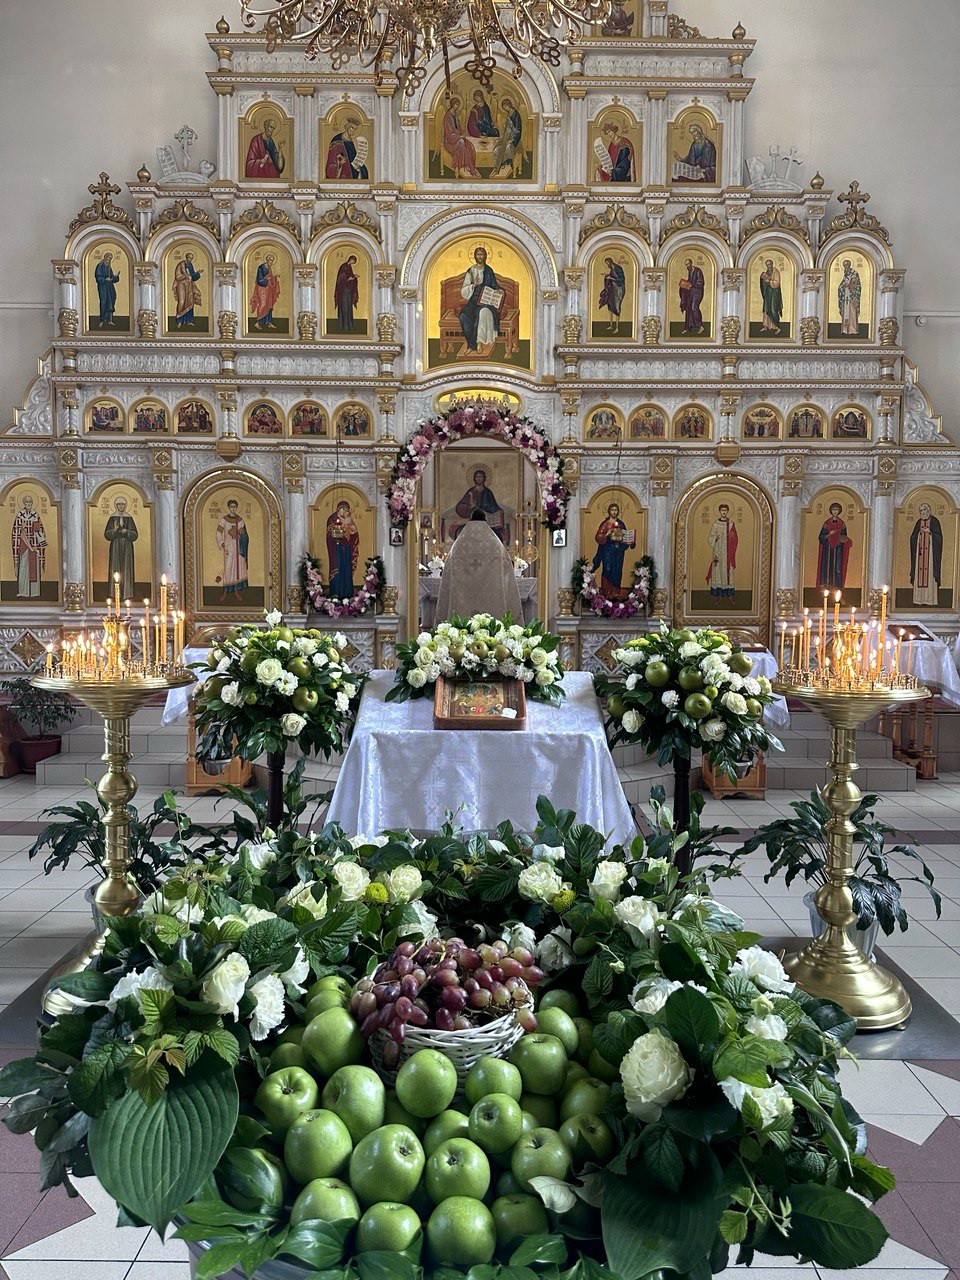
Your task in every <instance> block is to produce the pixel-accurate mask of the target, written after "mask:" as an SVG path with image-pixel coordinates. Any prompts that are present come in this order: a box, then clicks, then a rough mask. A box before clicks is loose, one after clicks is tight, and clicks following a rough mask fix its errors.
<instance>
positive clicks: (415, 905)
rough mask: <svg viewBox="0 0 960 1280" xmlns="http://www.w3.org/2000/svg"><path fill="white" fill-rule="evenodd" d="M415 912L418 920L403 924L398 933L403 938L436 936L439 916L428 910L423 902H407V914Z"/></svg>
mask: <svg viewBox="0 0 960 1280" xmlns="http://www.w3.org/2000/svg"><path fill="white" fill-rule="evenodd" d="M410 913H413V914H414V915H415V916H416V920H415V921H412V922H411V923H409V924H402V925H400V927H399V928H398V929H397V935H398V937H401V938H423V939H425V940H426V939H429V938H435V937H436V936H437V932H438V930H437V917H436V916H435V915H434V914H433V912H432V911H428V910H427V908H426V907H425V906H424V904H423V903H422V902H420V901H419V900H417V901H416V902H408V903H407V911H406V914H410Z"/></svg>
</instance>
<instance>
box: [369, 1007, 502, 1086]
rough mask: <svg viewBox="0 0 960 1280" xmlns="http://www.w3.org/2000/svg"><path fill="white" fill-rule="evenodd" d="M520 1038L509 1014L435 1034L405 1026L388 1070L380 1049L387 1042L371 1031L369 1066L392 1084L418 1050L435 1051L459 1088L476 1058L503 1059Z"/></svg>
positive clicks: (428, 1029)
mask: <svg viewBox="0 0 960 1280" xmlns="http://www.w3.org/2000/svg"><path fill="white" fill-rule="evenodd" d="M522 1035H523V1028H522V1027H521V1026H518V1024H517V1022H516V1021H515V1019H514V1016H513V1012H512V1011H511V1012H510V1013H506V1014H504V1015H503V1017H502V1018H495V1019H494V1020H493V1021H492V1022H485V1023H483V1025H482V1026H478V1027H471V1028H470V1029H469V1031H438V1030H437V1029H436V1028H435V1027H411V1026H408V1027H407V1034H406V1038H405V1039H404V1042H403V1045H402V1046H401V1049H400V1061H399V1062H398V1063H397V1066H396V1067H394V1068H393V1069H392V1070H391V1068H389V1067H385V1066H384V1065H383V1048H384V1045H385V1044H386V1043H387V1041H388V1040H389V1039H390V1036H389V1034H388V1033H387V1032H386V1031H384V1030H382V1029H381V1030H379V1031H375V1032H374V1033H373V1035H372V1036H371V1037H370V1041H369V1044H370V1053H371V1056H372V1057H373V1065H374V1066H375V1067H376V1069H377V1072H378V1073H379V1075H380V1077H381V1079H382V1080H384V1081H385V1083H386V1084H388V1085H391V1086H392V1085H393V1083H394V1081H395V1080H396V1078H397V1071H398V1070H399V1068H400V1067H401V1066H402V1064H403V1063H404V1062H405V1061H406V1060H407V1058H409V1057H410V1056H411V1055H412V1054H414V1053H416V1052H417V1050H418V1049H438V1050H439V1051H440V1053H442V1054H444V1055H445V1056H446V1057H448V1058H449V1059H450V1061H451V1062H452V1063H453V1065H454V1066H455V1067H456V1069H457V1081H458V1083H459V1085H460V1086H461V1088H462V1086H463V1082H464V1080H466V1078H467V1072H468V1071H469V1070H470V1068H471V1067H472V1066H473V1064H474V1063H475V1062H477V1061H478V1060H479V1059H480V1058H505V1057H506V1056H507V1054H508V1053H509V1052H510V1050H511V1049H512V1048H513V1046H514V1045H515V1044H516V1043H517V1041H518V1040H519V1039H520V1037H521V1036H522Z"/></svg>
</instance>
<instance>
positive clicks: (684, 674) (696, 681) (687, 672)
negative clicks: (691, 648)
mask: <svg viewBox="0 0 960 1280" xmlns="http://www.w3.org/2000/svg"><path fill="white" fill-rule="evenodd" d="M677 684H678V685H679V686H680V688H681V689H684V690H685V691H686V692H687V693H696V691H697V690H698V689H702V688H703V676H702V675H701V674H700V672H699V670H698V669H697V668H696V667H681V668H680V672H679V674H678V676H677Z"/></svg>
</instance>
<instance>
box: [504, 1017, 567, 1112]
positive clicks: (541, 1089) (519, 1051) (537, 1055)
mask: <svg viewBox="0 0 960 1280" xmlns="http://www.w3.org/2000/svg"><path fill="white" fill-rule="evenodd" d="M510 1061H511V1062H512V1063H513V1065H514V1066H515V1067H516V1068H517V1069H518V1071H519V1072H520V1076H521V1078H522V1080H523V1089H524V1092H525V1093H541V1094H546V1095H547V1096H548V1097H549V1096H552V1095H553V1094H555V1093H559V1092H560V1090H561V1089H562V1088H563V1079H564V1076H565V1075H566V1074H567V1051H566V1049H564V1047H563V1045H562V1044H561V1043H560V1041H559V1040H558V1039H557V1037H556V1036H548V1035H544V1034H542V1033H541V1032H539V1031H534V1032H532V1033H530V1034H528V1035H525V1036H523V1037H522V1038H521V1039H520V1040H518V1041H517V1043H516V1044H515V1045H514V1046H513V1048H512V1050H511V1051H510Z"/></svg>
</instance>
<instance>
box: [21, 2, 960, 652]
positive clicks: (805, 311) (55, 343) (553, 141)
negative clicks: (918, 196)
mask: <svg viewBox="0 0 960 1280" xmlns="http://www.w3.org/2000/svg"><path fill="white" fill-rule="evenodd" d="M668 7H669V6H668V5H667V4H666V3H664V2H663V0H657V3H650V4H648V5H646V6H645V7H644V6H643V5H642V4H641V2H640V0H629V2H626V3H624V4H618V5H617V6H615V9H614V14H613V16H612V17H611V19H610V21H609V22H608V24H607V28H606V30H595V31H594V32H592V33H591V34H590V35H589V36H585V37H584V38H583V39H582V41H581V43H580V45H579V47H577V48H576V49H573V50H570V51H568V53H567V54H566V55H565V61H564V65H563V66H562V67H561V68H559V69H557V72H556V74H552V73H551V72H550V71H549V70H548V69H547V68H545V67H543V66H541V65H539V64H535V65H530V66H525V68H524V74H523V76H522V77H521V78H520V79H519V80H517V79H515V78H514V77H513V76H512V75H503V74H501V73H499V72H498V73H497V74H495V75H494V77H493V81H492V83H491V84H489V85H485V86H483V85H480V84H478V83H477V82H476V81H474V80H473V79H472V78H471V77H470V75H469V73H468V72H467V70H466V67H465V63H466V61H467V56H466V55H464V57H463V58H460V59H454V61H453V63H452V65H451V78H450V82H449V84H448V83H447V81H446V79H445V76H444V71H443V68H442V66H440V65H439V64H438V65H436V66H433V65H431V66H428V67H427V69H426V76H425V78H424V80H423V82H422V83H421V84H419V85H417V86H415V87H414V88H413V91H412V93H411V94H409V95H405V94H404V93H403V92H402V91H401V90H400V89H399V87H398V86H397V85H396V84H395V83H392V82H391V81H390V80H389V79H387V80H385V81H383V82H382V83H380V84H379V85H378V84H376V83H375V80H374V77H373V74H372V72H370V71H367V70H364V69H358V68H357V67H354V66H348V67H345V68H344V69H343V70H342V71H340V72H333V71H332V70H331V69H330V68H329V67H326V68H325V67H323V66H321V64H320V63H319V62H318V63H316V64H312V63H309V62H306V61H305V60H304V58H303V56H302V51H301V50H299V49H298V48H296V47H292V48H281V49H280V50H278V51H276V52H274V53H267V51H266V49H265V48H264V45H263V42H262V39H261V38H259V37H258V36H256V35H255V34H250V33H246V32H237V31H233V30H231V29H230V26H229V24H227V23H226V22H225V21H221V23H219V24H218V29H217V30H216V31H215V32H212V33H209V34H208V35H207V37H206V38H207V41H208V43H209V45H210V49H211V55H212V59H213V60H215V62H216V66H215V69H213V70H211V71H210V72H209V73H208V79H209V81H210V85H211V90H212V91H213V92H215V93H216V95H217V103H218V110H219V128H218V136H217V139H216V146H215V148H213V147H210V148H209V149H210V150H212V151H213V150H215V155H213V156H211V157H210V158H207V157H206V156H204V158H202V159H195V158H194V154H193V153H196V154H197V155H199V153H200V152H202V150H203V147H204V145H206V144H207V140H206V139H198V138H197V136H196V134H195V133H194V132H193V131H192V130H190V129H187V128H185V129H182V130H181V131H180V132H179V133H178V134H177V137H176V139H175V140H174V141H173V142H171V144H170V145H165V144H164V143H163V140H162V139H157V140H156V142H157V144H158V145H157V149H156V162H155V164H154V163H153V162H151V164H150V166H149V168H147V167H145V168H143V169H141V170H140V172H138V173H137V174H136V175H135V176H134V177H133V179H132V180H131V181H129V182H127V183H126V185H125V186H121V184H120V183H119V182H114V181H111V179H110V178H109V177H108V176H107V175H106V174H100V176H99V179H98V180H97V181H96V182H94V183H92V184H91V188H90V190H91V195H92V201H91V203H90V204H88V205H87V206H86V207H84V208H83V209H81V211H80V212H79V213H78V215H77V217H76V218H75V219H74V221H73V222H72V224H71V225H70V227H69V228H68V231H67V240H66V246H65V248H62V249H60V248H59V246H57V256H56V257H55V258H54V260H53V277H52V286H53V291H54V299H55V313H56V317H57V320H56V332H55V333H54V334H53V335H51V346H50V349H49V350H48V351H47V352H46V354H44V355H43V356H42V357H41V360H40V366H39V372H38V373H37V376H36V377H35V378H34V379H33V380H32V381H31V382H30V383H29V385H28V387H27V390H26V392H25V396H24V401H23V403H22V405H21V407H20V408H19V409H18V410H17V411H16V412H15V413H14V416H13V420H12V421H11V422H10V423H9V424H8V425H7V426H6V428H5V429H4V430H3V432H2V433H0V513H2V514H0V520H2V525H3V527H2V529H0V602H2V605H3V622H2V625H0V669H2V670H5V671H8V672H17V671H20V672H22V671H24V670H29V669H35V668H36V667H37V666H38V664H39V663H41V662H42V659H43V653H44V648H45V646H46V644H47V643H50V642H56V641H58V640H59V639H60V638H61V637H62V636H63V635H65V634H69V633H73V632H75V631H78V630H79V629H81V628H82V627H83V626H84V624H85V622H87V620H88V619H89V618H90V617H92V614H91V613H90V610H91V609H92V608H93V607H94V606H96V605H97V603H98V602H99V603H101V604H102V596H103V595H104V589H105V584H106V583H107V582H108V581H110V580H111V579H112V574H113V572H116V571H121V572H122V575H123V581H124V591H125V592H126V591H127V589H129V592H130V595H131V598H134V599H139V598H140V597H141V596H142V595H145V594H155V593H156V590H157V584H158V582H159V578H160V575H161V574H164V573H165V574H166V575H167V578H168V581H169V583H170V584H171V594H172V596H173V597H174V598H175V599H176V600H177V601H178V604H179V606H180V607H182V608H183V609H185V611H186V613H187V616H188V619H189V625H190V627H191V629H193V630H196V629H199V628H201V627H204V626H207V625H208V624H212V623H218V622H226V621H234V620H239V619H256V618H259V617H261V616H262V611H263V609H264V608H265V607H270V606H274V607H280V608H283V609H284V610H285V612H287V614H288V615H290V616H293V617H295V618H296V617H298V616H302V615H304V614H305V612H306V601H305V599H304V595H303V591H302V588H301V562H302V560H303V557H304V555H305V554H307V553H310V554H311V555H313V556H314V557H315V558H316V561H317V565H318V568H319V570H320V575H321V577H322V579H323V581H324V582H325V583H327V585H328V588H329V590H330V591H331V592H332V593H333V594H336V595H338V596H343V595H348V594H349V593H350V592H357V591H359V589H360V587H361V585H362V582H363V578H364V573H365V565H366V562H367V560H368V559H369V558H370V557H373V556H379V557H381V558H382V562H383V572H384V575H385V581H386V590H385V591H384V593H383V597H382V601H381V606H380V608H379V610H378V611H377V613H376V614H375V615H374V614H372V613H366V614H364V615H361V616H360V618H358V619H357V620H356V621H353V622H350V623H348V624H343V623H337V624H336V625H338V626H344V625H345V626H346V629H347V630H349V633H350V643H351V645H352V646H353V648H354V649H355V650H356V656H355V659H354V660H355V661H356V663H357V664H358V665H359V666H364V665H366V666H369V665H372V664H374V663H379V664H389V663H390V661H391V660H392V658H391V652H392V642H393V641H394V640H395V639H396V638H397V637H399V636H403V635H404V634H406V633H408V632H409V631H410V630H416V629H417V628H418V627H419V626H420V625H421V624H422V623H423V622H429V620H430V616H431V612H430V611H431V609H432V602H433V600H434V599H435V580H433V585H431V578H430V573H429V569H428V568H427V567H426V566H428V564H429V561H430V560H431V559H435V558H441V559H442V556H443V554H444V553H445V550H446V549H447V548H448V547H449V546H450V545H451V543H452V540H453V538H454V537H455V536H456V533H457V531H458V529H459V526H460V524H462V522H463V520H464V518H465V515H464V513H465V512H466V513H469V510H470V509H471V507H472V506H473V505H480V506H482V507H483V508H484V509H485V510H486V511H487V513H488V518H489V519H490V521H491V523H492V524H493V525H494V527H495V529H496V531H497V533H498V536H500V537H501V539H502V541H503V542H504V545H505V546H507V548H508V549H509V550H510V552H511V554H512V555H514V556H515V557H516V558H517V559H518V560H522V561H523V565H522V566H521V569H520V572H521V578H522V593H521V594H522V596H523V599H524V608H525V611H526V612H528V614H529V615H530V616H532V615H534V614H537V615H539V616H541V617H548V618H549V619H550V620H551V621H552V622H553V623H554V625H555V626H556V627H557V628H558V629H560V630H561V631H562V632H563V634H564V636H565V638H566V645H567V656H568V658H570V659H572V660H574V661H575V662H577V663H578V664H580V665H584V666H586V667H588V668H591V669H594V670H596V669H599V668H600V667H602V666H603V665H604V664H605V663H606V662H609V660H610V659H609V655H610V652H611V650H612V648H613V647H615V644H616V637H617V636H618V635H622V634H623V631H624V630H627V631H632V630H634V629H635V628H636V627H637V626H638V625H639V624H640V623H641V622H642V619H636V618H635V619H633V620H632V621H630V622H627V623H616V622H611V621H607V620H605V619H604V617H603V616H602V614H599V613H597V612H595V611H591V610H590V609H589V608H587V607H586V606H585V605H583V604H582V602H581V601H580V600H579V599H578V598H577V597H576V595H575V593H574V592H573V591H572V590H571V582H572V576H573V572H574V567H575V565H577V564H578V562H579V561H580V560H581V557H585V558H586V566H585V569H584V570H583V572H585V573H587V574H589V575H593V577H594V581H595V582H596V584H597V588H598V589H599V591H600V592H601V595H604V594H606V596H607V597H608V598H611V599H616V598H622V596H623V595H624V594H626V592H627V590H628V589H629V587H630V585H631V581H632V574H633V572H634V567H635V564H636V562H637V561H638V560H639V558H640V557H641V556H642V555H644V554H649V555H650V556H652V557H653V560H654V564H655V569H656V572H657V575H658V576H657V583H656V590H655V592H654V599H653V609H654V613H655V615H662V616H666V617H670V618H673V619H675V620H677V621H686V620H689V621H691V622H705V621H708V620H717V619H723V620H724V621H725V622H726V623H727V624H728V625H730V626H731V627H736V628H740V629H741V630H742V631H744V632H750V633H752V634H754V635H756V636H758V637H760V638H763V639H767V640H768V639H769V638H770V636H771V634H772V631H773V629H774V628H775V627H776V626H777V625H778V623H779V622H781V621H786V622H788V623H789V622H791V621H795V620H796V619H797V618H798V617H800V616H801V615H802V610H803V608H804V607H810V604H811V601H815V600H816V599H817V598H818V595H819V594H820V593H821V592H822V590H823V589H824V588H825V586H826V585H829V586H830V587H831V588H834V587H839V588H841V589H842V590H843V592H844V599H845V600H847V601H849V603H850V604H851V605H854V606H856V607H858V608H864V609H866V608H875V607H876V604H877V600H878V596H879V592H880V590H881V588H882V587H883V586H884V585H887V584H889V586H890V588H891V596H890V604H891V610H892V613H893V615H894V617H896V616H897V615H899V616H901V617H904V618H906V617H914V618H915V617H922V618H923V619H925V620H926V621H927V622H928V625H930V626H931V627H932V628H934V629H935V630H937V631H939V632H941V633H949V632H956V631H957V630H958V627H960V613H958V607H960V589H958V582H957V573H958V541H960V538H958V533H960V530H958V520H960V510H958V499H960V454H958V452H957V450H956V449H955V448H954V446H953V444H952V443H951V441H950V440H949V439H948V438H947V437H946V436H944V435H943V434H942V432H941V425H940V420H939V418H938V417H937V416H936V414H935V412H934V410H933V408H932V406H931V405H930V404H929V402H928V401H927V398H926V396H925V394H924V392H923V389H922V386H921V384H920V382H919V381H918V376H917V370H916V369H915V367H914V366H913V365H912V364H911V363H910V361H909V359H908V355H907V352H906V351H905V350H904V348H903V346H902V344H901V340H900V339H901V324H902V299H901V294H902V285H903V279H904V270H903V268H902V267H900V266H899V265H898V264H897V263H896V262H895V260H894V257H893V253H892V249H891V235H890V233H889V232H888V231H887V230H886V229H885V228H884V227H883V226H882V224H881V222H880V220H879V218H878V217H876V216H874V214H873V212H872V210H873V209H874V208H878V207H879V206H880V205H881V204H882V192H880V193H874V194H873V198H872V200H871V197H870V195H869V194H868V193H866V192H863V191H861V190H860V189H859V187H858V185H857V183H856V182H855V181H851V177H850V175H842V176H843V185H838V186H837V187H836V188H835V189H831V188H830V187H828V186H827V184H826V182H825V180H824V179H823V178H822V177H821V176H820V175H819V173H816V171H815V169H814V168H813V166H812V165H811V166H810V170H809V177H807V178H806V182H805V185H801V184H800V183H799V182H798V181H795V180H794V179H795V176H796V175H797V174H802V175H803V176H805V177H806V174H807V170H806V169H803V168H801V165H800V163H799V160H798V158H797V157H796V155H795V153H793V152H787V151H781V150H780V149H779V148H772V149H771V152H770V155H771V159H770V160H769V161H767V160H762V159H760V158H759V157H748V156H746V155H745V154H744V146H743V137H744V115H745V112H746V111H747V110H748V109H749V96H750V91H751V89H752V86H753V81H752V80H751V79H750V77H749V76H748V75H747V74H746V70H745V69H746V66H747V64H748V61H749V58H750V55H751V53H752V51H753V47H754V44H753V41H752V40H750V39H748V38H747V37H746V33H745V32H744V31H743V29H742V28H740V27H738V28H737V29H736V30H735V31H734V32H733V33H732V34H731V35H730V36H728V37H717V38H714V37H708V36H704V35H702V34H701V33H700V32H699V31H698V30H696V29H695V28H693V27H690V26H689V25H688V24H687V23H686V22H684V20H683V19H682V18H681V17H679V16H678V15H676V14H674V13H670V12H668ZM196 34H197V38H198V39H199V38H201V33H200V32H197V33H196ZM770 128H771V130H775V128H776V122H775V121H771V122H770ZM94 163H95V162H94ZM868 201H870V203H869V204H868ZM52 234H54V236H56V233H52ZM483 290H488V291H489V292H487V293H485V294H484V295H483V296H484V298H485V299H486V301H485V302H483V301H480V293H481V292H482V291H483ZM494 303H495V304H496V305H493V304H494ZM479 402H485V403H493V404H494V405H495V406H497V411H498V413H499V412H504V413H511V414H522V415H524V416H525V417H526V418H527V419H528V420H529V422H530V424H531V427H530V431H531V432H532V433H533V434H534V435H535V437H536V439H537V440H538V441H548V442H550V443H551V444H552V445H554V446H556V448H557V449H558V450H559V452H560V455H561V457H562V465H563V468H564V470H563V474H564V477H565V479H566V482H567V484H568V486H569V488H570V491H571V498H570V502H569V513H568V518H567V521H566V529H565V532H564V534H563V535H562V536H558V535H557V534H556V532H554V533H552V534H551V531H550V529H548V528H547V527H546V525H545V523H544V521H543V519H542V516H543V514H544V513H543V506H542V504H543V496H542V494H543V490H542V487H541V482H542V480H543V476H542V474H540V473H539V472H538V470H537V468H536V467H535V465H534V462H533V461H532V457H533V455H534V454H535V453H536V451H537V447H539V446H537V445H530V447H528V448H527V449H521V448H518V447H516V445H515V444H505V443H503V442H502V441H499V440H495V439H492V438H489V437H488V436H486V435H485V434H484V433H483V432H476V433H472V434H470V435H469V436H468V437H467V438H465V439H463V440H460V441H458V442H456V443H451V444H448V445H446V446H445V447H437V444H436V439H435V437H434V436H430V439H429V441H428V445H427V446H424V445H423V440H424V439H425V437H424V436H423V434H422V426H423V424H424V423H425V422H426V423H430V422H432V421H434V420H436V419H437V418H438V416H439V415H442V414H444V413H446V412H448V411H449V410H451V409H455V408H457V407H458V406H460V407H463V406H464V405H472V404H477V403H479ZM429 434H430V433H428V435H429ZM415 437H417V438H418V440H419V443H418V444H417V445H416V446H414V447H413V449H414V453H417V451H418V450H419V451H420V452H419V454H418V456H421V455H422V456H424V457H425V458H426V461H425V464H424V465H422V475H420V476H419V478H418V480H417V482H416V484H415V485H414V486H413V487H412V489H411V493H412V497H411V499H410V502H409V503H408V504H407V506H406V507H405V508H404V510H403V517H404V519H403V521H402V522H401V521H400V520H399V519H398V511H399V508H398V507H397V505H396V503H395V502H394V503H393V505H391V502H390V499H391V497H394V498H395V497H396V491H395V490H394V491H393V492H392V493H391V483H392V479H393V478H394V476H395V467H396V465H397V462H398V451H400V450H402V449H407V447H408V445H409V442H410V441H411V440H413V439H414V438H415ZM405 456H406V457H407V458H410V457H412V456H413V454H411V453H409V451H408V452H407V454H406V455H405ZM420 467H421V463H418V470H419V469H420ZM408 517H409V522H407V518H408ZM401 525H402V528H401ZM611 530H614V531H615V532H616V539H615V540H616V542H617V544H618V549H617V553H616V554H612V555H607V556H602V555H601V554H600V550H602V547H603V544H604V542H605V540H607V538H608V535H609V533H610V531H611ZM918 530H920V531H921V532H920V533H918V532H917V531H918ZM841 532H842V533H843V536H844V538H845V539H846V541H845V542H844V544H843V545H844V546H845V547H846V548H847V551H846V553H845V554H844V555H842V556H837V555H831V556H826V555H824V554H822V548H823V547H824V546H825V545H827V544H828V543H830V544H831V545H835V542H836V538H837V537H838V536H839V535H840V533H841ZM718 538H720V539H724V540H725V542H724V545H725V546H727V547H728V548H730V549H731V551H732V554H733V558H732V559H731V560H730V563H729V564H728V565H726V566H725V574H726V576H725V578H724V582H723V585H722V586H719V587H718V586H717V579H716V575H711V564H712V560H713V555H714V552H713V548H714V547H715V546H716V545H717V539H718ZM831 539H833V543H831ZM918 547H922V549H923V550H922V554H921V553H918V550H917V548H918ZM422 566H423V567H422ZM617 579H619V580H617ZM828 579H829V583H828ZM329 625H333V624H332V623H330V624H329Z"/></svg>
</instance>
